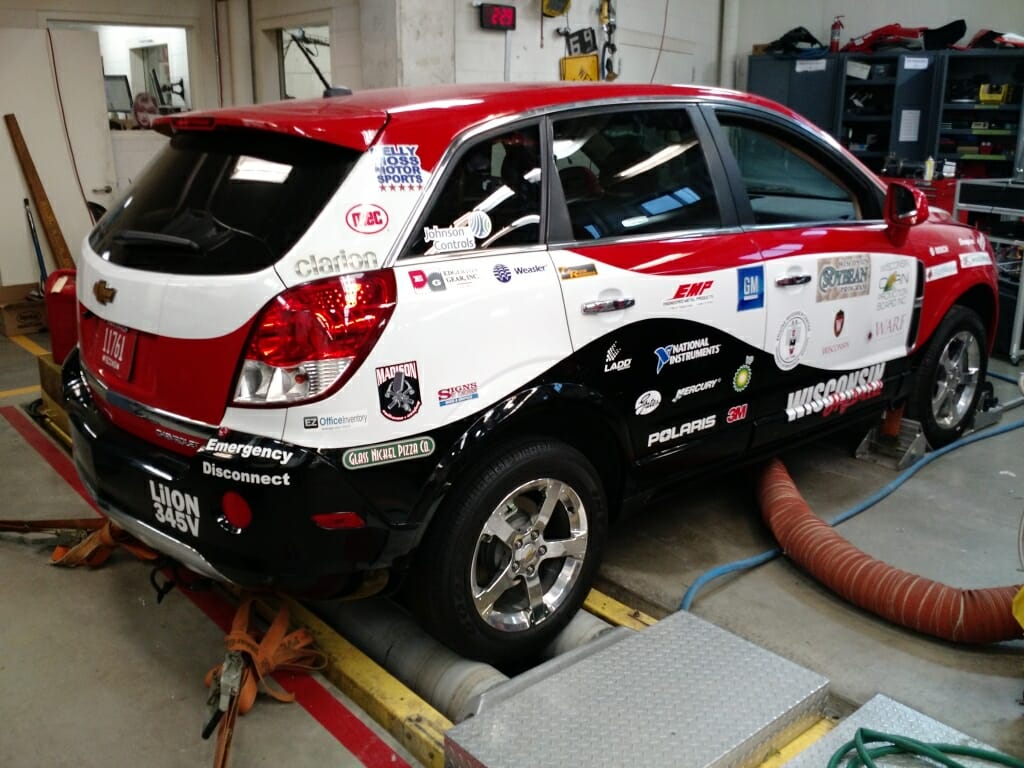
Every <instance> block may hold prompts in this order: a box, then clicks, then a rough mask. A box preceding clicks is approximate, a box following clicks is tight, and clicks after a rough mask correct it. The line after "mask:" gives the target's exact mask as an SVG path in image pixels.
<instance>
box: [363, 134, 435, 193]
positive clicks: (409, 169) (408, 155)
mask: <svg viewBox="0 0 1024 768" xmlns="http://www.w3.org/2000/svg"><path fill="white" fill-rule="evenodd" d="M417 149H419V145H418V144H381V145H379V146H377V147H375V148H374V149H373V150H372V151H373V170H374V171H375V172H376V173H377V184H379V185H380V191H381V192H406V191H409V192H418V191H419V190H421V189H423V166H422V164H421V162H420V156H419V154H417Z"/></svg>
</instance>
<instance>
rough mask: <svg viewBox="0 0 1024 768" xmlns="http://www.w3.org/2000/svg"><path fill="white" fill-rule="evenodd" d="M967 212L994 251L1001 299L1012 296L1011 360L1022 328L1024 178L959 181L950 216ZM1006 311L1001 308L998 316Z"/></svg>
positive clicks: (1018, 351)
mask: <svg viewBox="0 0 1024 768" xmlns="http://www.w3.org/2000/svg"><path fill="white" fill-rule="evenodd" d="M962 212H963V213H966V214H967V217H968V221H969V222H971V223H972V224H974V225H975V226H977V227H978V228H979V229H981V230H982V231H984V232H985V233H986V235H987V236H988V239H989V240H990V241H991V242H992V244H993V246H994V247H993V250H994V251H996V266H997V268H998V270H999V289H1000V290H999V294H1000V297H1001V298H1002V297H1004V296H1008V297H1015V299H1016V301H1015V306H1014V310H1013V322H1012V325H1011V326H1010V342H1009V354H1010V361H1011V362H1012V363H1013V364H1014V365H1016V364H1017V362H1018V361H1019V360H1020V356H1021V331H1022V328H1021V326H1022V325H1024V281H1022V280H1021V256H1022V255H1024V177H1022V178H1019V179H961V180H960V181H958V182H957V185H956V204H955V205H954V208H953V217H954V218H959V216H960V213H962ZM1005 311H1006V308H1005V307H1000V314H1001V315H1002V313H1004V312H1005Z"/></svg>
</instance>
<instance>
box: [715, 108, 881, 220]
mask: <svg viewBox="0 0 1024 768" xmlns="http://www.w3.org/2000/svg"><path fill="white" fill-rule="evenodd" d="M718 121H719V123H720V125H721V126H722V132H723V133H724V135H725V138H726V141H727V142H728V145H729V148H730V149H731V150H732V154H733V157H735V158H736V163H737V164H738V165H739V169H740V176H741V178H742V180H743V185H744V187H745V188H746V192H747V196H748V197H749V198H750V205H751V208H753V211H754V222H755V223H757V224H788V223H798V222H802V223H806V222H830V221H857V220H860V219H863V218H874V217H875V216H876V213H880V212H876V211H875V209H876V208H877V201H876V200H875V199H874V197H875V196H874V195H873V194H872V193H871V191H870V190H868V189H865V188H863V187H862V185H859V184H858V183H857V182H856V180H855V179H844V178H843V172H842V171H840V170H839V169H835V168H830V167H829V163H828V159H827V158H826V157H823V156H815V155H816V153H815V149H816V148H815V147H814V146H813V145H812V144H811V143H810V142H806V141H805V142H801V141H800V139H799V137H797V136H795V135H788V134H785V133H783V132H782V131H781V130H777V129H774V128H773V127H771V126H768V125H763V124H760V123H756V122H753V121H749V120H744V119H743V118H742V117H740V116H737V115H732V114H728V113H719V115H718Z"/></svg>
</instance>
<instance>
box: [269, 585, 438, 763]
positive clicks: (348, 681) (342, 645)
mask: <svg viewBox="0 0 1024 768" xmlns="http://www.w3.org/2000/svg"><path fill="white" fill-rule="evenodd" d="M285 600H286V602H287V603H288V609H289V610H290V611H291V616H292V621H293V622H294V623H296V624H297V625H299V626H303V627H306V628H307V629H308V630H309V631H310V633H311V634H312V635H313V637H314V638H316V642H317V645H318V646H319V647H320V650H322V651H323V652H324V653H326V654H327V667H326V668H325V669H323V670H322V671H321V674H322V675H323V676H324V677H326V678H327V679H328V680H330V681H331V682H332V683H334V684H335V685H336V686H337V687H338V689H339V690H341V692H342V693H344V694H345V695H346V696H348V697H349V698H350V699H352V700H353V701H354V702H355V703H356V704H358V705H359V706H360V707H362V708H363V710H365V711H366V713H367V714H368V715H370V717H372V718H373V719H374V720H376V721H377V722H378V723H380V724H381V726H383V727H384V728H385V729H386V730H387V731H388V732H389V733H390V734H391V735H392V736H394V737H395V738H396V739H398V740H399V741H400V742H401V743H402V745H403V746H404V747H405V748H406V749H408V750H409V751H410V752H411V753H412V754H413V755H414V756H415V757H416V759H417V760H419V761H420V762H421V763H423V764H424V765H427V766H431V768H443V766H444V732H445V731H447V730H448V729H449V728H451V727H452V722H451V721H450V720H448V718H446V717H445V716H444V715H442V714H441V713H440V712H438V711H437V710H436V709H434V708H433V707H431V706H430V705H429V704H428V703H427V702H426V701H424V700H423V699H421V698H420V697H419V696H418V695H416V693H414V692H413V691H412V690H411V689H410V688H408V687H407V686H405V685H404V684H403V683H402V682H400V681H399V680H397V679H396V678H394V677H392V675H391V674H390V673H389V672H387V670H385V669H384V668H383V667H381V666H380V665H379V664H377V662H375V661H374V660H373V659H371V658H370V657H369V656H367V655H366V654H365V653H363V652H362V651H360V650H359V649H358V648H356V647H355V646H354V645H352V644H351V643H350V642H348V640H345V639H344V638H343V637H341V635H339V634H338V633H337V632H336V631H335V630H334V629H333V628H332V627H330V626H329V625H327V624H326V623H324V622H323V621H321V620H320V619H319V618H318V617H317V616H316V615H314V614H313V613H312V612H311V611H309V610H308V609H307V608H305V607H304V606H302V605H301V604H299V603H297V602H295V601H294V600H291V599H287V598H285Z"/></svg>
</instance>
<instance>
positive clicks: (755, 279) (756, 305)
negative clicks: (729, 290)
mask: <svg viewBox="0 0 1024 768" xmlns="http://www.w3.org/2000/svg"><path fill="white" fill-rule="evenodd" d="M737 278H738V279H737V288H738V290H739V298H738V301H737V304H736V311H737V312H744V311H746V310H748V309H761V308H762V307H764V267H763V266H762V265H760V264H758V265H757V266H756V267H741V268H740V270H739V272H738V273H737Z"/></svg>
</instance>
